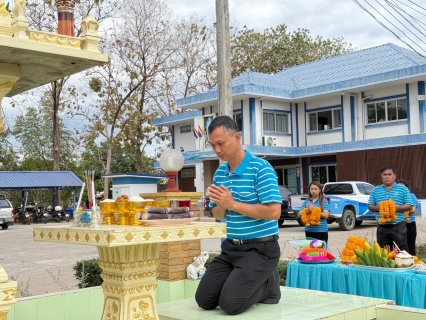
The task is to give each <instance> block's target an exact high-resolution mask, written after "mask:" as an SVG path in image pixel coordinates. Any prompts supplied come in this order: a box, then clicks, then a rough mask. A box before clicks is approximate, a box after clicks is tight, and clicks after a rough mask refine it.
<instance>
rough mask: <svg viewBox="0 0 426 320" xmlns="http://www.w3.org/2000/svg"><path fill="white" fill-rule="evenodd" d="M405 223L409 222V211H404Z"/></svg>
mask: <svg viewBox="0 0 426 320" xmlns="http://www.w3.org/2000/svg"><path fill="white" fill-rule="evenodd" d="M404 220H405V222H408V221H410V211H405V219H404Z"/></svg>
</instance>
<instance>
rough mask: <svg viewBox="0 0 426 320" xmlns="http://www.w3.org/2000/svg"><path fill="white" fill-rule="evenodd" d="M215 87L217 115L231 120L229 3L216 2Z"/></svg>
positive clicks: (224, 0)
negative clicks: (217, 103) (217, 106)
mask: <svg viewBox="0 0 426 320" xmlns="http://www.w3.org/2000/svg"><path fill="white" fill-rule="evenodd" d="M216 43H217V87H218V98H219V115H224V116H230V117H231V118H232V114H233V109H234V108H233V105H232V85H231V42H230V32H229V1H228V0H216Z"/></svg>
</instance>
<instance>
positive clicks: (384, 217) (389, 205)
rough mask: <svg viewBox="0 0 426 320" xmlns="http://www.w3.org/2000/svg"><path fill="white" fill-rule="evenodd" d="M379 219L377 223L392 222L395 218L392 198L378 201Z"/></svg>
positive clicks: (394, 206)
mask: <svg viewBox="0 0 426 320" xmlns="http://www.w3.org/2000/svg"><path fill="white" fill-rule="evenodd" d="M379 212H380V219H379V223H386V222H392V221H394V220H396V205H395V202H393V201H392V200H386V201H382V202H380V203H379Z"/></svg>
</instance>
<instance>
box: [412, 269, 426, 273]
mask: <svg viewBox="0 0 426 320" xmlns="http://www.w3.org/2000/svg"><path fill="white" fill-rule="evenodd" d="M413 271H414V272H415V273H418V274H426V271H422V270H414V269H413Z"/></svg>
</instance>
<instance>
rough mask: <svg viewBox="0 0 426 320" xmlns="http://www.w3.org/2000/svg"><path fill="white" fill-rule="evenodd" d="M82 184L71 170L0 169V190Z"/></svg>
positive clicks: (59, 187) (49, 187)
mask: <svg viewBox="0 0 426 320" xmlns="http://www.w3.org/2000/svg"><path fill="white" fill-rule="evenodd" d="M82 185H83V181H81V180H80V179H79V178H78V177H77V176H76V175H75V174H74V172H71V171H0V190H29V189H52V188H57V189H72V188H74V187H81V186H82Z"/></svg>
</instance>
